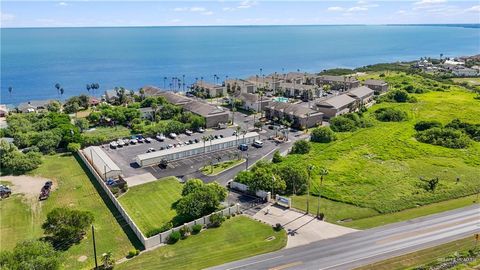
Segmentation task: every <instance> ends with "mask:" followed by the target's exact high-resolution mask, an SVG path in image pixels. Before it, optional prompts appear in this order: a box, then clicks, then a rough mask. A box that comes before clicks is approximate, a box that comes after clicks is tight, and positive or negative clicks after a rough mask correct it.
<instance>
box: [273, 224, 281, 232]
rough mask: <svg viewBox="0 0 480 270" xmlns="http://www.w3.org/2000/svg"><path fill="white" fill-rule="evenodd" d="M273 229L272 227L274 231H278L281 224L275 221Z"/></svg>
mask: <svg viewBox="0 0 480 270" xmlns="http://www.w3.org/2000/svg"><path fill="white" fill-rule="evenodd" d="M273 229H274V230H275V231H276V232H279V231H281V230H282V229H283V226H282V224H280V223H277V224H275V226H274V227H273Z"/></svg>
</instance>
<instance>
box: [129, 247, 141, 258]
mask: <svg viewBox="0 0 480 270" xmlns="http://www.w3.org/2000/svg"><path fill="white" fill-rule="evenodd" d="M138 254H140V250H138V249H130V250H129V251H128V255H127V258H133V257H135V256H137V255H138Z"/></svg>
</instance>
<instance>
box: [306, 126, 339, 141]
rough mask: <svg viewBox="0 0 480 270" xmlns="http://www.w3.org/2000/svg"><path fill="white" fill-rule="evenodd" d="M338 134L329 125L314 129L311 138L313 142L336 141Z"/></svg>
mask: <svg viewBox="0 0 480 270" xmlns="http://www.w3.org/2000/svg"><path fill="white" fill-rule="evenodd" d="M336 139H337V136H336V135H335V132H333V130H332V129H331V128H329V127H318V128H316V129H314V130H313V131H312V135H311V138H310V140H311V141H312V142H319V143H329V142H332V141H335V140H336Z"/></svg>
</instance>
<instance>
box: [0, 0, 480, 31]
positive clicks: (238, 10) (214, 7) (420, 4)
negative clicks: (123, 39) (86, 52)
mask: <svg viewBox="0 0 480 270" xmlns="http://www.w3.org/2000/svg"><path fill="white" fill-rule="evenodd" d="M0 12H1V13H0V15H1V27H4V28H6V27H85V26H90V27H102V26H191V25H198V26H203V25H309V24H450V23H477V24H478V23H480V1H479V0H474V1H455V0H415V1H387V0H383V1H364V0H360V1H358V0H357V1H267V0H266V1H251V0H246V1H228V0H220V1H94V0H83V1H19V0H15V1H11V0H2V1H1V2H0Z"/></svg>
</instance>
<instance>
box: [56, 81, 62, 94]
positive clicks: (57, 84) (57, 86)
mask: <svg viewBox="0 0 480 270" xmlns="http://www.w3.org/2000/svg"><path fill="white" fill-rule="evenodd" d="M61 87H62V86H61V85H60V84H59V83H56V84H55V88H56V89H57V93H58V94H59V95H60V88H61Z"/></svg>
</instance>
